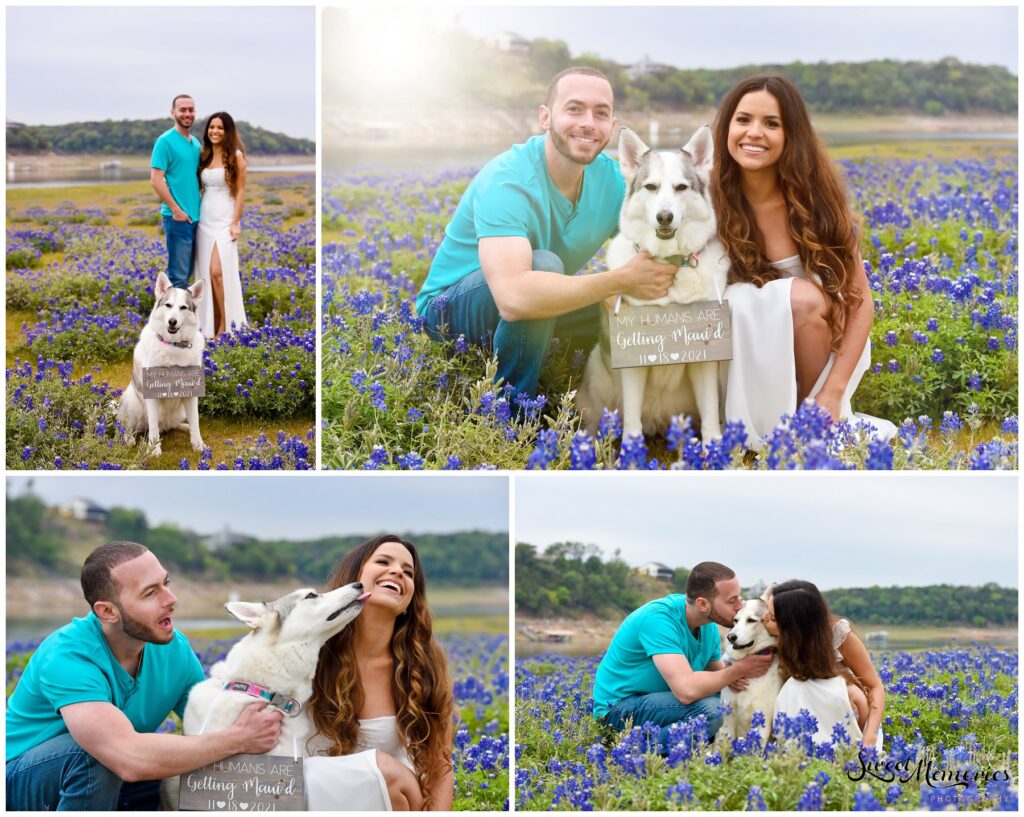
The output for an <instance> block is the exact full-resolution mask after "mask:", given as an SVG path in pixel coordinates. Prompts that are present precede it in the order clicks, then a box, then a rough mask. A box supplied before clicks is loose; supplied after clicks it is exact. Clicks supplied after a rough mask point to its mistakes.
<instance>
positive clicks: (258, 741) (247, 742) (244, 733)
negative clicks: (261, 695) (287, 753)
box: [233, 701, 284, 755]
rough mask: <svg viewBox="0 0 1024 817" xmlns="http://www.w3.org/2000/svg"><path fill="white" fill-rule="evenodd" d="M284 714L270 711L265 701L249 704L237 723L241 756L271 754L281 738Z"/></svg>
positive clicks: (275, 710) (277, 710) (235, 727)
mask: <svg viewBox="0 0 1024 817" xmlns="http://www.w3.org/2000/svg"><path fill="white" fill-rule="evenodd" d="M282 720H284V714H283V713H282V712H281V711H280V710H279V709H268V708H267V704H266V703H265V702H263V701H258V702H256V703H252V704H249V705H248V706H247V707H246V708H245V709H243V710H242V714H241V715H239V716H238V720H237V721H235V725H234V727H233V728H234V729H236V730H238V733H239V735H238V737H239V740H240V741H241V744H240V745H241V747H242V748H240V749H239V751H238V753H239V754H246V755H262V754H265V753H266V752H269V751H270V750H271V749H273V748H274V747H275V746H277V741H278V740H279V739H280V737H281V721H282Z"/></svg>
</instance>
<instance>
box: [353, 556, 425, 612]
mask: <svg viewBox="0 0 1024 817" xmlns="http://www.w3.org/2000/svg"><path fill="white" fill-rule="evenodd" d="M415 575H416V569H415V565H414V563H413V557H412V554H411V553H410V552H409V549H408V548H407V547H405V545H403V544H402V543H401V542H384V543H383V544H381V545H380V546H379V547H378V548H377V549H376V550H375V551H374V552H373V555H372V556H370V558H369V559H367V560H366V563H365V564H364V565H363V568H362V570H361V571H360V572H359V581H360V582H362V584H363V587H364V588H366V590H368V591H369V592H370V593H371V595H370V598H368V599H367V600H366V604H367V606H370V605H373V606H374V607H378V608H381V609H386V610H391V611H393V612H394V614H395V615H396V616H399V615H401V614H402V613H404V612H405V611H406V610H407V609H408V608H409V605H410V604H411V603H412V597H413V594H414V593H415V592H416V582H415Z"/></svg>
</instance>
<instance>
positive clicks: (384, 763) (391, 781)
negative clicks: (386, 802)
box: [377, 749, 423, 811]
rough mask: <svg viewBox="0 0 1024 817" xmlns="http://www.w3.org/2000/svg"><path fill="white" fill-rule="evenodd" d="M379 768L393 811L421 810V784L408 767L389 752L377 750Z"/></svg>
mask: <svg viewBox="0 0 1024 817" xmlns="http://www.w3.org/2000/svg"><path fill="white" fill-rule="evenodd" d="M377 768H378V769H380V773H381V774H382V775H384V782H385V783H386V784H387V787H388V796H389V797H390V798H391V809H392V810H393V811H419V810H420V809H422V808H423V793H422V792H421V791H420V784H419V782H418V781H417V780H416V775H414V774H413V773H412V772H411V771H409V769H408V768H406V767H405V766H403V765H402V764H401V763H399V762H398V761H397V760H395V759H394V758H393V757H391V755H389V754H388V753H387V752H382V751H380V750H379V749H378V750H377Z"/></svg>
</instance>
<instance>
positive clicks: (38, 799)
mask: <svg viewBox="0 0 1024 817" xmlns="http://www.w3.org/2000/svg"><path fill="white" fill-rule="evenodd" d="M159 808H160V781H158V780H156V781H154V780H146V781H140V782H138V783H124V782H123V781H122V780H121V778H119V777H118V776H117V775H116V774H114V773H113V772H112V771H110V769H108V768H107V767H106V766H104V765H103V764H102V763H100V762H99V761H98V760H97V759H96V758H94V757H93V756H92V755H90V754H89V753H88V752H86V751H85V749H83V748H82V747H81V746H79V745H78V744H77V743H75V739H74V738H72V737H71V735H69V734H67V733H65V734H63V735H58V736H57V737H55V738H50V740H48V741H45V742H43V743H40V744H39V745H38V746H34V747H33V748H31V749H29V750H28V751H27V752H25V753H24V754H22V755H20V756H19V757H16V758H15V759H14V760H12V761H10V762H8V763H7V810H8V811H115V810H117V811H154V810H157V809H159Z"/></svg>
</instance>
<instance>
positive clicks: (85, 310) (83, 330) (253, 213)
mask: <svg viewBox="0 0 1024 817" xmlns="http://www.w3.org/2000/svg"><path fill="white" fill-rule="evenodd" d="M314 198H315V186H314V179H313V175H312V174H304V175H274V176H263V175H255V176H250V182H249V186H248V190H247V204H246V210H245V215H244V217H243V220H242V237H241V238H240V240H239V256H240V259H239V260H240V266H241V274H242V287H243V292H244V298H245V308H246V313H247V318H248V321H249V325H248V326H246V327H242V328H241V329H238V330H237V331H235V332H233V333H226V334H225V335H223V336H222V337H221V338H220V339H219V340H216V341H214V340H207V343H206V350H205V353H204V358H203V364H204V368H205V373H206V396H205V397H202V398H200V403H199V405H200V409H199V410H200V417H201V418H202V422H201V426H202V433H203V438H204V441H205V442H206V444H207V448H206V450H204V451H203V452H202V453H201V454H199V453H196V452H194V451H192V449H191V448H190V447H189V445H188V435H187V433H185V432H181V431H172V432H169V433H167V434H165V435H164V442H163V451H164V453H163V455H162V456H160V457H152V456H150V455H149V454H148V451H147V449H148V446H147V445H146V444H145V443H144V442H142V443H140V444H138V445H133V444H132V441H131V440H130V439H128V438H127V437H126V435H125V434H124V430H123V429H122V428H121V427H120V424H119V423H118V422H117V421H116V418H115V415H116V406H117V400H118V397H119V395H120V394H121V391H122V390H123V389H124V387H125V386H126V385H127V383H128V382H129V380H130V379H131V357H132V350H133V348H134V346H135V342H136V340H137V339H138V336H139V332H140V331H141V329H142V327H143V325H144V324H145V322H146V320H147V319H148V316H149V312H150V310H151V309H152V306H153V302H154V296H153V287H154V283H155V281H156V276H157V274H158V273H159V272H160V271H161V270H163V269H165V268H166V250H165V248H164V240H163V232H162V230H161V228H160V226H159V224H160V221H159V209H158V204H157V203H156V199H155V195H154V194H153V192H152V190H151V189H149V185H148V184H146V183H144V182H138V183H126V184H118V185H110V186H93V187H69V188H63V189H59V190H53V189H30V190H23V189H19V190H10V191H8V194H7V256H6V265H7V279H6V317H7V361H6V365H7V467H8V468H12V469H21V468H26V469H27V468H42V469H75V468H93V469H96V468H99V469H108V468H109V469H120V468H182V469H186V468H196V469H200V470H206V469H231V470H235V469H239V470H243V469H244V470H248V469H267V468H269V469H278V468H285V469H305V468H310V467H312V466H313V464H314V461H315V437H314V429H313V425H314V410H315V402H316V320H315V304H316V297H315V294H314V293H315V283H316V278H315V276H316V226H315V203H314Z"/></svg>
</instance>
